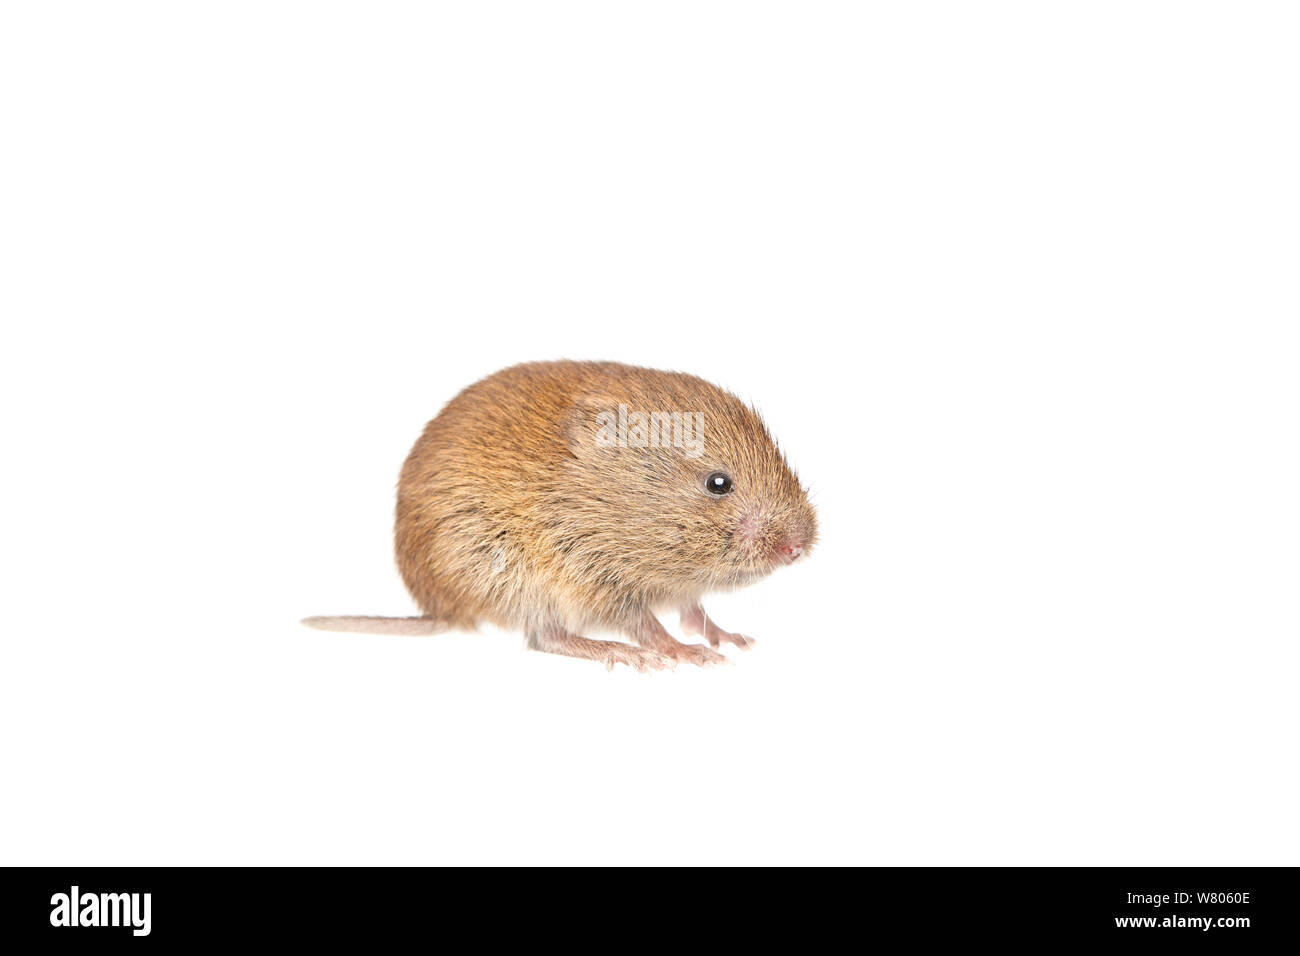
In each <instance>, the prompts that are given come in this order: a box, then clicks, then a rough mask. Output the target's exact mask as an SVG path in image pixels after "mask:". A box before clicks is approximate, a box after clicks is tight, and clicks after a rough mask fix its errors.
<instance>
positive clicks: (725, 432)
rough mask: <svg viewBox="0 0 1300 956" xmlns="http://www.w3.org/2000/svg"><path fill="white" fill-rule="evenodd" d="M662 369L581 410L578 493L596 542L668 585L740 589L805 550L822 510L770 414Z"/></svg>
mask: <svg viewBox="0 0 1300 956" xmlns="http://www.w3.org/2000/svg"><path fill="white" fill-rule="evenodd" d="M652 374H653V375H654V376H657V377H656V378H649V379H647V380H644V381H641V380H634V381H631V382H629V383H628V387H627V388H626V389H622V388H620V389H619V390H617V392H616V393H614V394H609V395H600V396H594V397H587V398H585V399H584V400H583V401H582V402H581V403H580V404H579V409H578V412H577V413H576V415H575V417H574V419H573V422H572V425H571V427H570V431H569V435H570V448H571V451H572V454H573V456H574V459H575V460H574V462H573V463H572V465H571V470H570V473H571V474H572V475H573V476H574V477H575V478H576V479H577V482H578V484H579V485H580V486H581V491H580V490H579V488H573V489H568V493H570V494H573V493H580V494H581V495H582V499H583V503H584V507H583V509H582V510H583V511H584V512H589V511H590V509H591V508H593V507H594V508H595V509H596V512H595V513H592V514H590V515H589V519H591V520H592V521H593V523H592V524H591V525H589V531H588V542H589V543H592V544H594V546H595V547H596V548H598V549H606V553H607V552H610V551H614V550H617V552H618V554H619V555H620V557H621V558H624V559H625V560H626V562H627V564H628V565H630V566H628V567H624V566H622V565H620V567H619V574H620V576H621V575H623V574H626V575H628V577H629V578H630V580H631V581H632V582H633V583H635V584H637V585H640V586H643V587H646V588H648V589H650V590H658V591H662V592H664V593H671V592H673V591H674V590H676V591H677V592H680V593H686V592H701V593H702V592H704V591H708V590H713V589H716V588H727V587H737V586H740V585H744V584H748V583H750V582H751V581H755V580H757V579H759V578H761V577H764V576H766V575H767V574H769V573H771V572H772V571H773V570H775V569H776V568H778V567H781V566H783V565H786V564H790V563H793V562H795V561H802V560H804V559H805V558H806V556H807V555H808V553H809V551H810V550H811V548H812V546H813V544H814V543H815V542H816V539H817V517H816V514H815V512H814V511H813V507H812V505H811V504H810V503H809V501H808V495H807V492H806V491H805V490H804V488H803V487H802V486H801V485H800V484H799V479H798V478H797V477H796V476H795V474H794V472H793V471H792V470H791V469H790V466H789V465H788V464H787V463H786V461H785V458H784V456H783V455H782V454H781V451H780V449H778V448H777V446H776V443H775V442H774V441H773V440H772V438H771V436H770V435H769V434H768V431H767V428H766V427H765V426H764V424H763V421H762V419H761V418H759V416H758V413H757V412H755V411H754V409H753V408H751V407H750V406H748V405H746V404H744V403H743V402H741V401H740V400H739V399H737V398H736V397H735V396H734V395H732V394H730V393H729V392H725V391H723V390H722V389H720V388H717V387H716V386H714V385H710V384H709V383H707V382H704V381H702V380H701V379H698V378H695V377H693V376H689V375H680V374H675V373H665V372H655V373H652ZM602 511H603V516H602V515H601V514H600V512H602ZM601 521H603V524H604V529H603V531H602V530H601V528H600V523H601Z"/></svg>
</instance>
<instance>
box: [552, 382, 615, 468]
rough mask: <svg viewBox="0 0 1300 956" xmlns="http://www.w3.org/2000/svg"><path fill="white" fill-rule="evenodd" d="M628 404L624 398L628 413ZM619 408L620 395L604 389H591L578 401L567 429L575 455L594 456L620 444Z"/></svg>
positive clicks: (574, 404) (566, 424)
mask: <svg viewBox="0 0 1300 956" xmlns="http://www.w3.org/2000/svg"><path fill="white" fill-rule="evenodd" d="M626 407H627V404H626V402H625V401H624V402H623V403H622V408H623V409H624V414H626ZM619 408H620V401H619V399H616V398H615V397H614V396H612V395H609V394H607V393H604V392H592V393H588V394H586V395H582V396H579V397H578V398H577V399H576V400H575V401H574V403H573V407H572V408H570V409H569V414H568V417H567V418H566V420H565V422H564V429H563V434H564V440H565V441H566V442H567V443H568V445H569V451H570V453H572V455H573V457H574V458H578V459H585V458H590V457H591V456H593V455H595V454H598V453H601V452H604V451H606V450H608V449H610V448H616V447H618V444H619ZM624 427H626V426H624Z"/></svg>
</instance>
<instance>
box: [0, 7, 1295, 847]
mask: <svg viewBox="0 0 1300 956" xmlns="http://www.w3.org/2000/svg"><path fill="white" fill-rule="evenodd" d="M1288 6H1289V5H1287V4H1275V5H1274V4H1262V3H1261V4H1249V5H1243V4H1232V3H1221V4H1209V3H1167V4H1164V3H1127V2H1126V3H1087V4H1083V3H1080V4H1042V3H995V4H966V3H957V4H937V3H889V4H861V3H854V4H815V3H784V4H773V3H753V2H751V3H740V4H718V3H702V2H690V3H666V2H663V0H660V2H655V3H644V4H630V3H610V2H596V3H584V4H576V3H546V4H538V3H523V4H502V3H486V2H484V3H463V4H460V3H457V4H449V3H444V4H374V3H365V4H362V3H352V4H343V3H266V2H257V3H231V2H227V3H221V4H215V3H213V4H197V3H188V4H176V3H151V4H146V3H119V4H94V3H87V4H70V3H63V4H6V5H5V7H4V12H3V14H2V15H0V109H2V110H3V112H2V114H0V136H2V137H3V140H4V142H3V149H2V150H0V166H2V167H3V175H2V176H0V191H2V192H0V201H2V203H3V208H2V211H0V242H2V243H3V248H2V249H0V254H2V257H3V258H2V260H0V261H2V263H3V282H2V283H0V307H2V309H3V316H4V343H5V344H4V348H3V354H2V356H0V361H2V362H3V377H2V381H0V390H2V391H3V395H2V396H0V397H2V398H3V407H4V417H3V422H4V425H3V440H4V468H3V477H2V478H0V481H2V482H3V495H2V496H0V509H2V510H3V513H2V514H0V519H2V520H3V529H2V531H0V536H2V540H3V558H2V560H3V566H2V568H0V571H2V572H3V577H2V580H3V582H4V583H3V591H4V601H3V607H4V625H3V629H2V630H3V657H2V658H0V718H2V720H3V725H2V729H0V757H2V758H3V775H4V780H3V789H2V792H0V801H3V831H2V837H3V839H2V840H0V860H2V861H3V862H4V863H23V864H144V863H152V864H177V863H181V864H207V863H218V864H227V863H230V864H233V863H348V864H352V863H466V862H472V863H525V862H526V863H542V862H552V863H597V862H606V863H610V862H612V863H705V862H709V863H881V864H885V863H892V864H940V863H945V864H975V863H982V864H1011V863H1022V864H1033V863H1039V864H1041V863H1047V864H1139V863H1141V864H1207V865H1213V864H1229V863H1231V864H1283V863H1287V864H1296V863H1297V862H1300V853H1298V851H1300V830H1298V824H1297V814H1296V806H1297V804H1298V802H1300V792H1298V790H1300V787H1298V785H1297V784H1298V779H1297V769H1296V756H1297V742H1296V740H1297V738H1296V730H1297V717H1298V716H1300V714H1298V706H1297V698H1296V683H1297V664H1298V663H1300V658H1298V655H1297V650H1296V642H1297V637H1300V626H1298V618H1300V603H1298V602H1297V591H1296V586H1297V575H1298V573H1300V545H1298V542H1300V507H1298V504H1297V489H1298V488H1300V453H1298V451H1297V409H1298V408H1300V389H1298V387H1297V376H1296V371H1297V360H1298V359H1300V354H1298V349H1297V331H1296V322H1297V317H1298V314H1300V312H1298V309H1297V306H1298V305H1300V291H1298V285H1297V264H1298V262H1300V229H1298V223H1300V188H1298V186H1297V183H1298V182H1300V176H1298V175H1297V171H1298V170H1300V133H1298V128H1300V127H1298V126H1297V122H1296V118H1297V106H1298V103H1297V100H1298V99H1300V96H1298V91H1300V59H1298V58H1297V56H1296V50H1297V47H1298V45H1300V30H1298V29H1297V28H1298V26H1300V24H1298V23H1297V20H1296V15H1295V14H1294V13H1293V12H1291V11H1293V10H1294V7H1290V9H1288ZM560 357H570V358H609V359H618V360H623V361H627V362H633V363H638V364H644V365H650V366H654V367H663V368H676V369H683V370H687V371H691V372H695V373H698V374H701V375H703V376H705V377H707V378H710V379H712V380H714V381H716V382H718V383H720V384H723V385H726V386H728V387H730V388H732V389H734V390H735V391H736V392H737V393H739V394H740V395H742V396H744V397H746V398H752V399H753V400H754V401H756V402H757V403H758V405H759V406H760V408H761V409H762V410H763V411H764V413H765V414H766V416H767V417H768V419H769V422H770V424H771V425H772V427H773V430H774V432H775V433H776V435H777V436H778V437H779V438H780V440H781V442H782V444H783V446H784V447H785V448H786V449H787V450H788V452H789V455H790V457H791V459H792V461H793V463H794V464H795V466H796V468H797V469H798V471H799V473H800V475H801V477H802V478H803V480H804V481H805V482H806V483H807V484H808V485H810V486H811V488H812V491H813V497H814V501H815V503H816V505H817V507H818V509H819V514H820V520H821V531H822V541H821V545H820V547H819V548H818V549H817V550H816V551H815V552H814V553H813V555H812V556H811V558H810V559H809V560H808V561H807V562H805V563H801V564H800V565H797V566H795V567H793V568H790V569H786V570H782V571H780V572H778V573H777V574H775V575H774V576H772V577H771V578H769V579H768V580H766V581H764V582H761V583H759V584H757V585H755V586H753V587H751V588H749V589H748V590H745V591H742V592H737V593H735V594H731V595H725V596H721V597H718V598H715V599H714V600H713V601H712V602H711V603H709V604H708V605H707V606H708V607H709V608H710V610H711V611H712V613H713V614H714V615H715V616H716V617H717V618H718V619H719V620H720V621H721V623H722V624H723V625H724V626H726V627H728V628H731V629H735V630H745V631H749V632H752V633H754V634H755V635H756V636H758V637H759V638H760V640H761V644H760V646H759V648H758V649H757V650H755V651H754V652H752V653H750V654H748V655H741V654H740V653H739V652H737V651H735V650H734V649H733V650H731V651H730V652H729V653H730V654H731V655H732V656H733V657H735V658H737V666H734V667H731V668H728V669H725V670H712V671H699V670H693V669H690V668H688V667H681V668H679V669H678V670H677V671H676V672H675V673H671V674H658V675H638V674H635V673H631V672H627V671H625V670H620V671H617V672H615V673H613V674H608V673H606V672H605V671H604V670H602V669H601V668H600V667H599V666H596V665H592V664H589V663H586V662H580V661H573V660H567V659H562V658H555V657H547V656H544V655H540V654H536V653H530V652H526V651H525V650H523V642H522V638H521V637H520V635H517V634H510V633H503V632H499V631H494V630H492V629H485V630H483V631H482V632H480V633H477V634H449V635H441V636H437V637H433V638H419V639H416V638H405V639H399V638H392V637H372V636H364V635H329V634H321V633H318V632H314V631H309V630H307V629H305V628H302V627H300V626H299V624H298V623H297V621H298V619H299V618H300V617H302V616H303V615H306V614H320V613H370V614H409V613H413V612H414V608H413V606H412V604H411V602H410V600H409V598H408V597H407V596H406V594H405V592H404V590H403V588H402V584H401V581H400V579H399V578H398V575H397V573H396V571H395V569H394V567H393V562H392V558H391V516H392V507H393V489H394V484H395V481H396V477H397V472H398V469H399V467H400V465H401V462H402V460H403V458H404V457H405V455H406V452H407V450H408V449H409V447H410V444H411V443H412V442H413V441H414V439H415V437H416V435H417V434H418V433H419V430H420V428H421V427H422V426H423V424H424V422H425V421H426V420H427V419H429V418H430V417H432V416H433V415H434V414H435V413H436V412H437V411H438V409H439V408H440V407H441V405H442V403H444V402H445V401H446V400H447V399H449V398H450V397H451V396H452V395H453V394H455V392H456V391H458V390H459V389H460V388H461V387H463V386H465V385H467V384H468V383H470V382H472V381H474V380H476V379H477V378H479V377H481V376H483V375H485V374H488V373H490V372H492V371H494V370H496V369H498V368H500V367H503V366H505V365H508V364H511V363H514V362H518V361H522V360H527V359H546V358H560ZM670 626H672V627H675V626H676V622H675V621H672V622H670Z"/></svg>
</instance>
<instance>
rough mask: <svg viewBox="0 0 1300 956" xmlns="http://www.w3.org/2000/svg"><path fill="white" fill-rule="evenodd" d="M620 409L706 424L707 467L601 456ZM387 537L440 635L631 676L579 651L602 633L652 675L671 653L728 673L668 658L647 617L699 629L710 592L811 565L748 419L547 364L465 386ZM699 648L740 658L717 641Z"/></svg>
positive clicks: (764, 437)
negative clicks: (490, 634)
mask: <svg viewBox="0 0 1300 956" xmlns="http://www.w3.org/2000/svg"><path fill="white" fill-rule="evenodd" d="M620 403H621V404H623V405H625V406H627V408H628V409H629V410H632V411H646V412H651V411H669V412H673V411H675V412H692V413H701V414H702V415H703V429H702V437H703V442H704V446H703V454H702V455H701V456H700V457H698V458H695V459H691V458H690V457H688V456H687V455H686V454H684V453H683V451H682V449H680V448H662V447H660V448H631V447H618V448H609V447H601V446H600V445H599V444H598V443H597V441H596V436H597V423H596V416H597V415H598V414H599V413H600V412H602V411H616V410H617V408H618V406H619V405H620ZM716 471H723V472H726V473H727V474H729V475H730V476H731V477H732V479H733V482H734V490H733V492H732V493H731V494H728V495H723V496H716V495H712V494H710V493H709V492H708V491H706V490H705V487H704V479H705V477H706V476H707V475H709V474H710V473H712V472H716ZM395 537H396V552H397V564H398V568H399V569H400V571H401V574H402V578H403V580H405V582H406V585H407V587H408V588H409V590H410V592H411V594H412V595H413V596H414V598H415V600H416V603H417V604H418V605H419V607H420V609H421V610H422V611H423V612H424V613H425V615H427V616H428V617H429V618H430V619H431V620H434V621H436V622H438V624H440V625H445V626H449V627H459V628H469V627H473V626H474V625H475V624H477V623H478V622H479V621H489V622H491V623H493V624H496V625H498V626H500V627H504V628H517V629H521V630H523V631H525V632H527V633H528V634H529V635H530V641H531V644H532V645H533V646H535V647H539V648H541V649H546V650H556V651H558V652H559V653H573V654H574V656H590V657H596V658H597V659H602V660H605V661H606V662H607V663H609V662H612V661H613V660H618V661H620V662H623V663H633V664H635V663H636V662H635V661H628V660H626V659H625V658H626V655H624V654H622V653H619V654H611V653H610V652H608V650H607V648H606V649H604V650H602V649H598V648H594V647H588V646H586V645H594V644H596V643H597V642H591V641H585V642H583V644H582V645H575V644H574V643H573V641H583V639H582V638H580V637H578V636H577V635H579V634H581V633H582V632H583V631H584V630H585V629H588V628H592V627H600V628H608V629H613V630H617V631H621V632H623V633H625V634H627V635H629V636H631V637H633V638H634V640H636V641H637V642H638V643H639V644H641V645H642V647H645V648H647V651H646V652H645V655H646V656H645V658H644V660H643V661H642V662H641V663H643V664H647V665H649V666H655V663H656V662H655V657H656V656H657V655H658V654H660V653H664V652H669V655H670V656H674V657H675V658H677V659H690V660H695V662H697V663H704V662H706V660H704V659H702V658H704V657H705V655H708V654H711V655H712V658H716V659H719V660H725V659H724V658H721V655H717V654H713V652H710V651H708V649H707V648H702V651H703V652H705V654H700V653H699V652H689V653H677V654H675V655H674V654H672V653H671V652H672V648H671V647H670V643H669V642H671V644H676V642H675V641H673V640H672V638H670V637H668V635H667V634H666V633H661V632H662V628H661V627H658V622H657V621H653V617H652V615H653V614H654V613H655V612H658V611H662V610H666V609H670V608H672V609H680V610H683V611H688V610H689V611H691V612H692V614H691V622H690V623H691V624H692V625H694V624H695V622H696V619H697V617H698V618H700V619H702V618H703V611H702V609H700V608H699V599H700V598H701V597H702V596H703V595H704V594H706V593H708V592H710V591H714V590H718V589H723V588H730V587H736V586H739V585H743V584H747V583H749V582H751V581H754V580H756V579H758V578H760V577H762V576H764V575H766V574H768V573H769V572H770V571H771V570H773V568H774V567H776V566H779V564H780V563H782V562H781V561H780V560H779V557H778V553H779V552H781V549H782V548H783V547H788V546H793V547H795V548H796V551H795V552H794V553H795V554H796V556H797V554H798V550H797V549H798V548H802V551H803V552H804V553H806V552H807V551H808V550H809V549H810V548H811V546H812V544H813V542H814V540H815V537H816V517H815V515H814V512H813V509H812V507H811V505H810V504H809V503H808V499H807V496H806V494H805V492H804V490H803V489H802V488H801V487H800V485H799V482H798V479H797V478H796V477H795V475H794V473H793V472H792V471H791V470H790V468H789V466H788V465H787V464H786V462H785V459H784V458H783V457H782V455H781V452H780V451H779V450H778V449H777V447H776V445H775V443H774V442H773V441H772V439H771V437H770V435H769V434H768V432H767V429H766V428H765V427H764V425H763V422H762V420H761V419H760V418H759V416H758V414H757V413H756V412H755V411H754V410H753V409H752V408H750V407H749V406H747V405H745V404H744V403H743V402H741V401H740V400H739V399H737V398H736V397H735V396H734V395H732V394H730V393H728V392H725V391H723V390H722V389H720V388H718V387H716V386H714V385H711V384H709V383H708V382H705V381H704V380H702V379H699V378H696V377H695V376H693V375H685V374H681V373H676V372H661V371H655V370H653V369H645V368H636V367H632V366H627V365H619V364H615V363H609V362H541V363H531V364H525V365H516V366H514V367H512V368H508V369H505V370H504V371H501V372H497V373H496V374H495V375H491V376H489V377H488V378H486V379H484V380H482V381H480V382H478V383H477V384H474V385H471V386H470V387H469V388H467V389H465V390H464V391H463V392H461V393H460V394H459V395H457V396H456V397H455V398H453V399H452V400H451V401H450V402H449V403H448V404H447V406H446V407H445V408H444V409H443V410H442V412H441V413H439V415H438V417H437V418H435V419H433V421H431V422H429V424H428V425H427V426H426V427H425V429H424V433H423V434H422V435H421V436H420V438H419V440H418V441H417V442H416V443H415V447H414V448H413V449H412V450H411V453H410V456H409V457H408V458H407V460H406V464H405V466H404V467H403V468H402V474H401V479H400V481H399V484H398V492H397V520H396V536H395ZM694 612H698V615H696V614H695V613H694ZM652 621H653V623H651V622H652ZM656 628H658V630H656ZM696 632H697V633H699V630H697V631H696ZM707 636H708V637H709V640H710V642H711V643H714V644H715V646H716V644H717V642H718V637H719V636H721V637H722V638H723V639H725V638H737V640H736V641H734V642H735V643H737V644H740V645H741V646H746V645H745V644H744V643H742V642H743V641H744V638H741V637H740V636H739V635H730V634H728V633H727V632H725V631H721V630H720V629H717V628H714V629H713V631H712V632H707ZM620 646H621V645H620ZM676 646H677V647H679V648H681V647H684V645H680V644H677V645H676ZM701 647H702V646H701ZM575 648H576V650H577V652H575ZM697 658H699V659H697ZM712 658H710V659H712Z"/></svg>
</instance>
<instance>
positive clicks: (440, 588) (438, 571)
mask: <svg viewBox="0 0 1300 956" xmlns="http://www.w3.org/2000/svg"><path fill="white" fill-rule="evenodd" d="M560 365H564V366H569V368H568V369H561V368H560V367H559V366H560ZM573 366H574V363H557V364H554V365H549V364H548V365H541V364H539V365H522V366H516V367H514V368H509V369H506V370H504V371H502V372H498V373H497V374H495V375H493V376H491V377H490V378H487V379H484V380H483V381H481V382H478V383H476V384H474V385H472V386H470V387H469V388H467V389H465V390H464V391H463V392H461V393H460V394H459V395H457V396H456V397H455V398H454V399H452V400H451V401H450V402H449V403H448V404H447V406H446V408H444V409H443V410H442V412H441V413H440V414H439V415H438V417H437V418H435V419H434V420H433V421H431V422H429V424H428V425H427V426H426V427H425V429H424V433H423V434H422V435H421V436H420V438H419V440H418V441H417V442H416V443H415V447H414V448H412V449H411V453H410V455H409V457H408V458H407V459H406V464H405V465H404V466H403V468H402V475H401V479H400V481H399V483H398V490H397V523H396V535H395V537H396V550H397V564H398V567H399V569H400V570H401V573H402V577H403V579H404V580H405V581H406V586H407V587H408V588H409V589H410V591H411V594H412V596H413V597H414V598H415V600H416V603H418V604H419V606H420V608H421V610H422V611H424V613H425V614H428V615H430V616H432V617H436V618H438V619H440V620H444V621H446V622H448V623H449V624H451V625H452V626H457V627H472V626H473V625H474V624H475V623H476V622H477V621H478V620H482V619H486V620H489V621H493V622H494V623H498V624H501V625H503V626H509V625H512V624H518V623H519V616H518V615H519V613H520V612H522V611H523V610H524V609H526V608H528V607H529V606H530V605H529V603H528V602H529V600H530V594H529V592H530V591H531V590H535V589H534V588H530V587H529V583H530V581H531V579H532V577H533V576H534V573H535V572H533V571H530V570H529V569H530V568H531V567H532V565H533V564H534V563H535V561H536V557H535V556H534V555H531V554H525V553H523V552H524V548H525V547H526V545H527V542H528V541H530V540H532V538H531V537H530V536H531V535H533V534H534V533H535V529H534V528H533V524H534V522H533V512H532V509H533V506H534V503H535V501H536V499H537V497H538V494H539V489H541V488H543V487H546V486H548V485H551V484H553V482H554V479H555V467H556V463H557V461H558V460H559V457H560V456H561V455H562V454H564V444H563V441H562V439H561V434H560V431H559V428H558V423H559V422H561V421H562V420H563V416H564V414H565V412H566V410H567V409H568V408H569V407H570V405H571V403H572V400H573V399H572V394H573V388H574V385H575V382H576V381H577V380H578V379H579V378H581V377H582V376H581V375H580V373H579V370H578V369H577V368H576V367H573ZM534 600H535V598H534Z"/></svg>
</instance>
